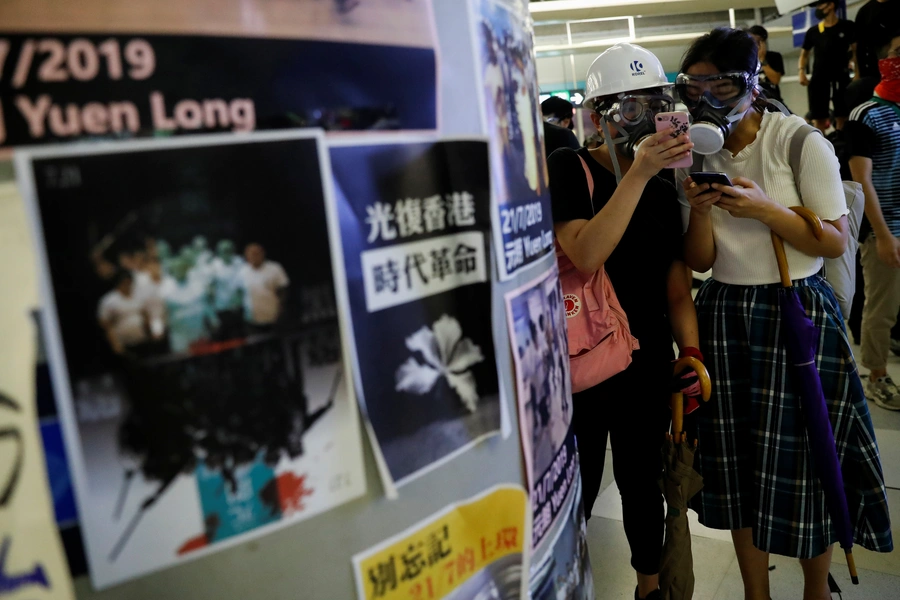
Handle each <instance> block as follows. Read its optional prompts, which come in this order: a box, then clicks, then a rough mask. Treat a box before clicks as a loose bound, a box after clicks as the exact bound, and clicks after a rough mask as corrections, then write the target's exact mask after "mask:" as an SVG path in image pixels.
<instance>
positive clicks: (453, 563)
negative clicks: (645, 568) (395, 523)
mask: <svg viewBox="0 0 900 600" xmlns="http://www.w3.org/2000/svg"><path fill="white" fill-rule="evenodd" d="M526 500H527V497H526V495H525V491H524V490H523V489H522V488H520V487H514V486H497V487H494V488H491V489H490V490H487V491H486V492H484V493H482V494H480V495H479V496H476V497H475V498H472V499H470V500H467V501H465V502H460V503H457V504H451V505H450V506H448V507H446V508H445V509H444V510H442V511H441V512H439V513H438V514H436V515H433V516H431V517H429V518H427V519H425V520H423V521H422V522H420V523H417V524H415V525H413V526H412V527H410V528H409V529H407V530H405V531H403V532H402V533H400V534H398V535H396V536H394V537H392V538H391V539H389V540H386V541H384V542H382V543H381V544H379V545H378V546H376V547H375V548H372V549H370V550H367V551H365V552H362V553H360V554H357V555H356V556H354V557H353V571H354V575H355V577H356V589H357V597H358V599H359V600H438V599H441V598H444V599H448V600H519V599H523V600H524V598H526V597H527V589H526V588H527V578H524V579H525V581H523V576H522V575H523V572H524V565H525V564H526V562H527V561H526V560H525V557H526V556H527V554H528V542H527V523H526ZM560 597H563V596H560Z"/></svg>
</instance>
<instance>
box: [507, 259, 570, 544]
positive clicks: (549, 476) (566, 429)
mask: <svg viewBox="0 0 900 600" xmlns="http://www.w3.org/2000/svg"><path fill="white" fill-rule="evenodd" d="M506 306H507V320H508V323H509V335H510V342H511V344H512V353H513V362H514V364H515V371H516V372H515V377H516V395H517V396H518V406H519V426H520V430H521V437H522V450H523V453H524V455H525V465H526V468H525V470H526V474H527V479H528V483H529V486H530V489H531V503H532V511H533V514H534V547H535V548H537V547H538V546H539V545H540V544H541V542H542V541H543V539H544V537H545V536H546V534H547V532H548V531H549V530H550V529H551V527H552V526H553V523H554V522H555V521H556V520H557V518H559V516H560V515H561V514H562V510H563V506H564V504H565V502H566V498H567V497H568V496H569V492H570V490H571V488H572V482H573V481H575V480H576V479H578V457H577V453H576V450H575V435H574V430H573V428H572V380H571V377H570V375H569V361H568V356H569V349H568V348H569V345H568V340H567V339H566V323H565V318H566V317H565V314H564V313H563V311H562V293H561V291H560V287H559V272H558V270H557V267H556V264H555V263H554V264H553V265H552V267H550V268H549V269H547V270H546V272H544V273H543V274H542V275H540V276H538V277H536V278H535V279H533V280H532V281H530V282H528V283H526V284H525V285H523V286H522V287H520V288H519V289H516V290H513V291H511V292H508V293H507V294H506Z"/></svg>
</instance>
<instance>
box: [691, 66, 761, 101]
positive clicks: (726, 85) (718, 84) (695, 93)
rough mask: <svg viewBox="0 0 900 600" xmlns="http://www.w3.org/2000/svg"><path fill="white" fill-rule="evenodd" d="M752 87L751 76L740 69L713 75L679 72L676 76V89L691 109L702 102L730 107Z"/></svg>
mask: <svg viewBox="0 0 900 600" xmlns="http://www.w3.org/2000/svg"><path fill="white" fill-rule="evenodd" d="M751 89H752V83H751V76H750V75H749V74H747V73H744V72H740V71H735V72H731V73H713V74H712V75H691V74H688V73H679V74H678V77H676V78H675V91H676V92H677V93H678V96H679V97H680V98H681V101H682V102H684V103H685V105H687V107H688V108H690V109H693V108H696V107H698V106H699V105H700V103H701V102H706V103H707V104H709V105H710V106H712V107H713V108H726V107H730V106H731V105H732V104H733V103H734V102H735V101H736V100H738V99H741V98H743V97H744V96H745V95H746V94H747V92H748V91H749V90H751Z"/></svg>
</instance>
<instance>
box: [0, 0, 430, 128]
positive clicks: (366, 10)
mask: <svg viewBox="0 0 900 600" xmlns="http://www.w3.org/2000/svg"><path fill="white" fill-rule="evenodd" d="M435 46H436V37H435V28H434V24H433V16H432V13H431V3H430V2H429V1H428V0H403V1H399V2H398V1H392V0H365V1H359V0H319V1H315V2H310V1H300V2H269V1H266V0H250V1H247V0H200V1H199V2H182V1H181V0H130V1H129V2H127V3H123V4H121V5H117V6H116V7H115V9H113V8H111V7H110V5H109V3H108V2H105V1H103V0H80V1H79V2H70V1H69V0H49V1H47V2H43V3H42V4H41V5H40V7H35V4H34V2H32V1H31V0H6V1H5V2H2V3H0V146H3V145H7V146H15V145H23V144H38V143H51V142H60V141H71V140H76V139H84V138H91V139H97V138H100V139H128V138H134V137H147V136H169V135H174V134H182V133H200V132H210V131H237V132H244V131H253V130H265V129H284V128H297V127H321V128H324V129H326V130H331V131H362V130H384V129H401V130H421V129H428V130H433V129H436V128H437V54H436V49H435ZM335 81H340V82H341V84H340V85H335V84H334V82H335Z"/></svg>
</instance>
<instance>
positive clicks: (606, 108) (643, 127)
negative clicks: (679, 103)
mask: <svg viewBox="0 0 900 600" xmlns="http://www.w3.org/2000/svg"><path fill="white" fill-rule="evenodd" d="M674 106H675V99H674V98H672V96H670V95H668V94H666V93H663V92H658V93H632V92H625V93H622V94H619V95H618V96H617V97H616V98H614V99H612V100H607V101H606V102H605V103H604V104H602V105H601V106H600V107H599V108H598V110H597V112H598V113H599V114H600V129H601V130H602V131H603V138H604V143H605V144H606V147H607V148H608V149H609V156H610V159H611V160H612V164H613V168H614V170H615V173H616V181H620V180H621V179H622V172H621V169H620V167H619V160H618V158H617V157H616V149H615V147H616V146H621V147H622V148H621V150H620V151H621V153H622V156H624V157H626V158H629V159H633V158H634V155H635V153H636V152H637V149H638V147H639V146H640V145H641V142H643V141H644V140H645V139H647V138H648V137H649V136H651V135H653V134H654V133H656V123H655V122H654V120H653V118H654V117H655V116H656V115H657V114H658V113H661V112H669V111H671V110H672V108H673V107H674ZM613 129H614V130H616V131H617V132H618V133H619V135H618V136H617V137H613V136H612V135H611V133H612V130H613Z"/></svg>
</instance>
